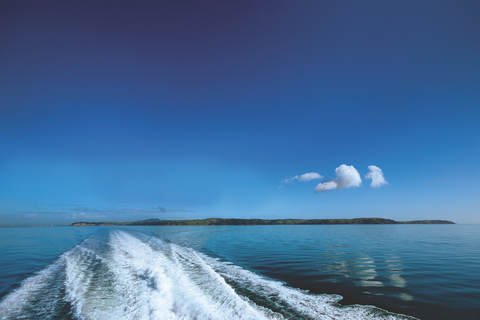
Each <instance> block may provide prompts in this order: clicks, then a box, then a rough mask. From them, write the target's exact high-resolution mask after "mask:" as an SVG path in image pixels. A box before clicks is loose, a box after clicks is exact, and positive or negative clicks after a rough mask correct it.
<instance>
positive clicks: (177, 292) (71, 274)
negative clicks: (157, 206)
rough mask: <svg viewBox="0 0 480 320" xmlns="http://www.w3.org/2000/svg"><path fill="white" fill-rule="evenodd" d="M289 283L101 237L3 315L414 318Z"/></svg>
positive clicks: (2, 306)
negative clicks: (345, 302)
mask: <svg viewBox="0 0 480 320" xmlns="http://www.w3.org/2000/svg"><path fill="white" fill-rule="evenodd" d="M340 299H341V297H340V296H336V295H314V294H309V293H308V292H305V291H302V290H299V289H294V288H289V287H287V286H285V285H284V284H283V283H281V282H278V281H273V280H270V279H267V278H264V277H261V276H259V275H257V274H254V273H252V272H250V271H248V270H245V269H242V268H240V267H238V266H236V265H234V264H231V263H228V262H224V261H220V260H218V259H214V258H211V257H208V256H206V255H204V254H201V253H199V252H197V251H195V250H193V249H190V248H186V247H183V246H179V245H176V244H174V243H169V242H165V241H163V240H160V239H158V238H155V237H151V236H147V235H144V234H138V233H133V232H126V231H120V230H114V231H110V232H107V233H104V234H101V233H99V234H95V235H93V236H92V237H90V238H88V239H87V240H85V241H84V242H83V243H82V244H80V245H78V246H76V247H75V248H73V249H72V250H70V251H68V252H66V253H64V254H63V255H61V256H60V257H59V259H58V260H57V261H56V262H55V263H54V264H52V265H50V266H49V267H47V268H46V269H44V270H43V271H41V272H39V273H38V274H37V275H35V276H33V277H31V278H28V279H26V280H25V281H24V282H23V283H22V285H21V286H20V287H19V288H17V289H16V290H15V291H13V292H12V293H10V294H9V295H7V296H6V297H5V298H4V299H3V300H1V301H0V319H5V320H7V319H8V320H10V319H81V320H90V319H115V320H117V319H172V320H173V319H184V320H187V319H212V320H216V319H218V320H224V319H239V320H240V319H242V320H243V319H255V320H256V319H392V320H393V319H413V318H411V317H407V316H402V315H397V314H393V313H389V312H386V311H384V310H381V309H378V308H375V307H370V306H340V305H339V304H337V302H338V301H339V300H340Z"/></svg>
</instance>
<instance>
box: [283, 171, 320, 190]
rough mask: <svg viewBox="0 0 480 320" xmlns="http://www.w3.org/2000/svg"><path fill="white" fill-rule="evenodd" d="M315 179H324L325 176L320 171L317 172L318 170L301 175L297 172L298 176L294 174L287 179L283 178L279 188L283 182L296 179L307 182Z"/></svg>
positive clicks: (290, 181)
mask: <svg viewBox="0 0 480 320" xmlns="http://www.w3.org/2000/svg"><path fill="white" fill-rule="evenodd" d="M315 179H323V176H322V175H321V174H319V173H316V172H308V173H304V174H302V175H300V176H299V175H298V174H297V175H296V176H293V177H290V178H287V179H285V180H282V181H281V182H280V186H279V187H278V188H279V189H281V188H282V183H292V182H294V181H295V180H298V181H304V182H306V181H310V180H315Z"/></svg>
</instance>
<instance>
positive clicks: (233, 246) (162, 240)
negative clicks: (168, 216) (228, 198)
mask: <svg viewBox="0 0 480 320" xmlns="http://www.w3.org/2000/svg"><path fill="white" fill-rule="evenodd" d="M0 319H222V320H223V319H426V320H428V319H467V320H468V319H472V320H473V319H480V226H479V225H334V226H323V225H318V226H315V225H313V226H301V225H298V226H204V227H201V226H198V227H197V226H185V227H176V226H159V227H124V228H117V227H42V228H0Z"/></svg>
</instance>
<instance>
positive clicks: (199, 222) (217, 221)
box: [71, 218, 455, 227]
mask: <svg viewBox="0 0 480 320" xmlns="http://www.w3.org/2000/svg"><path fill="white" fill-rule="evenodd" d="M337 224H338V225H340V224H455V223H454V222H452V221H448V220H412V221H395V220H392V219H384V218H356V219H269V220H266V219H234V218H208V219H196V220H160V219H157V218H152V219H147V220H141V221H132V222H74V223H72V224H71V226H73V227H80V226H238V225H337Z"/></svg>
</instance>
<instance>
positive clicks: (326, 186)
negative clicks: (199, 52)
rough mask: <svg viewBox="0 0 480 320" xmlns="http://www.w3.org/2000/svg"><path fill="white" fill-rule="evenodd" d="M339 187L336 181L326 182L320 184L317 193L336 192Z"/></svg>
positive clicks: (316, 189) (316, 188)
mask: <svg viewBox="0 0 480 320" xmlns="http://www.w3.org/2000/svg"><path fill="white" fill-rule="evenodd" d="M337 187H338V183H336V182H335V181H333V180H330V181H325V182H322V183H319V184H318V185H317V186H316V187H315V192H317V193H318V192H323V191H328V190H335V189H337Z"/></svg>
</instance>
